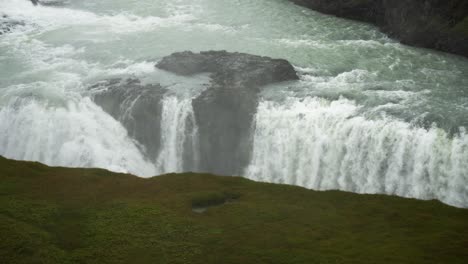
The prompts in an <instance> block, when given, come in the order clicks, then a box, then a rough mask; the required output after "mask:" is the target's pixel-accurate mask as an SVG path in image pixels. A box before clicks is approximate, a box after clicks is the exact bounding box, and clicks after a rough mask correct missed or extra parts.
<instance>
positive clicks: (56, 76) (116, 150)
mask: <svg viewBox="0 0 468 264" xmlns="http://www.w3.org/2000/svg"><path fill="white" fill-rule="evenodd" d="M232 10H237V11H236V12H231V11H232ZM3 15H5V17H4V16H3ZM6 20H8V21H18V22H20V23H17V24H15V26H14V27H12V28H11V31H10V32H8V33H5V34H2V35H0V155H2V156H5V157H8V158H13V159H19V160H32V161H40V162H43V163H46V164H48V165H54V166H67V167H99V168H105V169H109V170H113V171H118V172H128V173H132V174H136V175H139V176H143V177H148V176H153V175H159V174H164V173H170V172H184V171H198V170H199V165H200V156H201V155H202V154H203V153H200V151H199V137H200V135H199V131H198V127H197V123H196V118H195V116H196V115H195V112H194V109H193V106H192V100H193V98H195V96H196V95H197V94H198V93H200V91H202V90H203V89H204V88H203V87H204V85H205V84H206V83H208V82H209V78H207V77H206V76H205V77H203V76H196V77H193V78H188V77H187V78H181V77H179V76H175V75H173V74H169V73H167V72H164V71H161V70H158V69H156V68H155V67H154V64H155V63H156V61H157V60H159V59H160V58H162V57H163V56H167V55H168V54H170V53H172V52H176V51H183V50H192V51H200V50H219V49H226V50H229V51H240V52H247V53H252V54H258V55H265V56H270V57H281V58H285V59H288V60H289V61H291V62H292V63H293V64H294V65H295V66H296V69H297V71H298V73H299V75H300V81H298V82H296V83H293V84H291V83H288V84H278V85H273V86H269V87H264V88H262V89H263V93H262V98H261V99H260V101H259V104H258V108H257V110H256V112H255V113H252V115H253V116H254V122H253V124H252V131H251V140H252V141H251V146H250V147H251V149H249V151H250V153H251V156H250V162H249V164H248V166H246V167H245V168H240V170H241V171H243V172H244V176H245V177H247V178H250V179H253V180H257V181H265V182H274V183H284V184H294V185H299V186H303V187H307V188H311V189H316V190H332V189H337V190H345V191H351V192H358V193H382V194H389V195H398V196H403V197H413V198H418V199H438V200H441V201H443V202H444V203H447V204H450V205H454V206H459V207H468V136H467V135H466V129H465V128H466V127H468V119H467V118H466V117H467V116H468V93H467V92H466V91H467V90H468V61H467V60H466V59H464V58H460V57H457V56H452V55H448V54H441V53H437V52H432V51H428V50H424V49H417V48H411V47H406V46H403V45H401V44H399V43H397V42H395V41H392V40H390V39H389V38H388V37H386V36H385V35H383V34H381V33H380V32H379V31H378V30H377V29H375V28H374V27H372V26H369V25H365V24H362V23H355V22H351V21H347V20H342V19H337V18H334V17H329V16H324V15H321V14H318V13H315V12H313V11H310V10H304V9H303V8H301V7H298V6H295V5H293V4H291V3H289V2H288V1H281V0H258V1H254V2H252V1H249V0H238V1H229V0H195V1H189V0H178V1H169V0H163V1H136V2H128V1H120V0H119V1H116V0H114V1H111V0H105V1H91V0H83V1H67V2H66V3H65V4H64V5H63V6H54V7H47V6H38V7H33V6H32V5H31V4H30V3H29V2H28V1H25V0H0V23H4V21H6ZM113 78H122V79H126V78H135V79H139V80H141V81H142V82H143V83H160V84H161V85H162V86H164V87H165V88H167V89H168V92H167V94H165V95H164V97H163V99H162V101H161V107H162V114H161V121H160V122H161V123H160V124H161V128H160V131H155V133H154V134H155V135H158V137H160V138H158V140H159V141H160V142H161V146H160V149H159V153H158V154H157V155H156V158H150V157H148V156H149V155H147V153H146V151H145V146H142V145H140V143H138V142H137V141H136V140H135V139H134V138H132V137H131V136H130V134H129V132H128V131H127V130H126V128H125V127H124V126H123V125H122V123H121V122H120V121H119V119H118V118H114V117H112V116H111V115H110V114H109V113H106V112H105V111H104V110H103V109H102V108H101V107H99V106H98V105H96V103H95V102H94V101H93V95H94V93H95V92H96V91H92V90H90V88H89V87H91V86H92V85H94V84H95V83H97V82H100V81H103V80H108V79H113ZM207 79H208V80H207ZM132 102H133V101H132ZM132 102H128V105H127V104H122V105H121V107H122V108H127V109H128V110H130V109H131V108H132ZM232 162H233V163H235V161H232Z"/></svg>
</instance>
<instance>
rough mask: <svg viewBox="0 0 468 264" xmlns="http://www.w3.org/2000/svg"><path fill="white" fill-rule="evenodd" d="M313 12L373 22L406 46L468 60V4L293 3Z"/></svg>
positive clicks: (441, 0) (403, 0)
mask: <svg viewBox="0 0 468 264" xmlns="http://www.w3.org/2000/svg"><path fill="white" fill-rule="evenodd" d="M291 1H292V2H295V3H297V4H300V5H303V6H306V7H309V8H311V9H313V10H316V11H319V12H323V13H326V14H331V15H336V16H339V17H344V18H350V19H355V20H360V21H364V22H370V23H373V24H376V25H377V26H379V27H380V28H381V29H382V31H383V32H385V33H388V34H389V35H390V36H392V37H395V38H396V39H398V40H400V41H401V42H402V43H404V44H409V45H414V46H420V47H425V48H432V49H437V50H441V51H446V52H451V53H455V54H459V55H463V56H466V57H468V45H467V43H468V1H466V0H398V1H396V0H334V1H329V0H291Z"/></svg>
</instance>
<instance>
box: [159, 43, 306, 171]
mask: <svg viewBox="0 0 468 264" xmlns="http://www.w3.org/2000/svg"><path fill="white" fill-rule="evenodd" d="M156 66H157V67H158V68H160V69H163V70H167V71H170V72H173V73H176V74H179V75H193V74H197V73H203V72H209V73H211V77H212V83H211V85H210V87H209V88H208V89H207V90H205V91H204V92H203V93H202V94H201V95H200V96H198V97H197V98H196V99H194V101H193V107H194V112H195V116H196V121H197V124H198V127H199V135H200V152H201V157H200V159H201V160H200V170H201V171H206V172H211V173H217V174H223V175H239V174H240V173H241V172H242V169H243V168H244V167H245V166H246V165H247V163H248V161H249V156H250V152H251V139H250V135H251V133H250V131H251V126H252V120H253V117H254V115H255V112H256V108H257V105H258V96H259V91H260V87H261V86H264V85H268V84H272V83H275V82H282V81H290V80H296V79H298V77H297V75H296V72H295V71H294V68H293V66H292V65H291V64H290V63H289V62H288V61H286V60H282V59H272V58H268V57H261V56H255V55H249V54H243V53H229V52H226V51H209V52H201V53H192V52H181V53H174V54H172V55H170V56H168V57H165V58H163V59H162V60H161V61H160V62H159V63H158V64H157V65H156Z"/></svg>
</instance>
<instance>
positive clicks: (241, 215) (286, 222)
mask: <svg viewBox="0 0 468 264" xmlns="http://www.w3.org/2000/svg"><path fill="white" fill-rule="evenodd" d="M207 197H215V198H216V201H214V202H213V204H210V201H208V200H207ZM220 197H221V198H220ZM222 197H227V198H234V199H235V200H234V201H232V202H229V203H224V204H222V202H219V201H220V199H222ZM200 201H202V204H206V205H217V206H213V207H210V208H209V209H208V210H207V211H205V212H204V213H201V214H199V213H194V212H193V211H192V204H197V203H199V202H200ZM0 237H1V239H0V263H467V260H468V250H467V248H468V210H464V209H457V208H453V207H449V206H446V205H443V204H441V203H439V202H436V201H417V200H411V199H402V198H397V197H389V196H380V195H357V194H351V193H343V192H315V191H310V190H306V189H303V188H299V187H293V186H283V185H274V184H265V183H256V182H252V181H249V180H246V179H243V178H238V177H217V176H212V175H206V174H180V175H175V174H174V175H166V176H160V177H155V178H151V179H141V178H137V177H134V176H131V175H123V174H116V173H111V172H107V171H104V170H98V169H67V168H50V167H47V166H44V165H41V164H37V163H29V162H17V161H10V160H6V159H3V158H0Z"/></svg>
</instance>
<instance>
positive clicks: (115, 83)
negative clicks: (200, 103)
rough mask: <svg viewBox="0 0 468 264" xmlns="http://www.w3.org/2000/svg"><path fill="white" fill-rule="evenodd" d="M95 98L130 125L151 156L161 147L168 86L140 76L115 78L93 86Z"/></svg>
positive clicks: (128, 129)
mask: <svg viewBox="0 0 468 264" xmlns="http://www.w3.org/2000/svg"><path fill="white" fill-rule="evenodd" d="M91 90H92V91H93V93H95V94H94V97H93V99H94V101H95V102H96V104H97V105H99V106H101V107H102V109H104V111H106V112H107V113H109V114H110V115H111V116H112V117H114V118H115V119H116V120H119V121H120V122H121V123H122V125H123V126H124V127H125V128H126V129H127V131H128V133H129V135H130V136H131V137H132V138H134V139H135V140H137V141H138V142H139V143H140V144H141V147H142V149H143V150H144V152H145V153H146V154H147V155H148V157H149V158H150V159H151V160H156V157H157V155H158V152H159V148H160V144H161V142H160V131H161V129H160V125H161V112H162V111H161V99H162V97H163V96H164V93H165V89H164V88H162V87H161V86H160V85H157V84H156V85H154V84H151V85H143V84H141V83H140V81H139V80H136V79H127V80H122V79H112V80H106V81H103V82H100V83H97V84H95V85H93V86H92V87H91Z"/></svg>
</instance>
